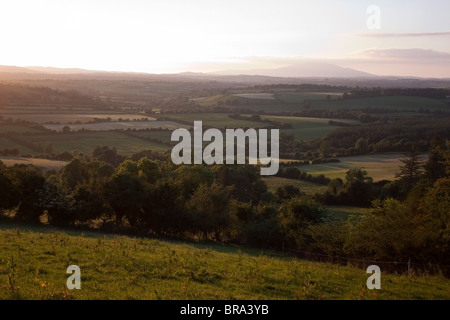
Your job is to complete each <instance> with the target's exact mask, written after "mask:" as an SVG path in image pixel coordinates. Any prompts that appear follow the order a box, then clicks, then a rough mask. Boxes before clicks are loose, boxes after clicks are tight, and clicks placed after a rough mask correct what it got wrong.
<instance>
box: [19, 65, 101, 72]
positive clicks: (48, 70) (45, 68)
mask: <svg viewBox="0 0 450 320" xmlns="http://www.w3.org/2000/svg"><path fill="white" fill-rule="evenodd" d="M26 68H27V69H28V70H32V71H34V72H39V73H50V74H82V73H102V71H93V70H86V69H80V68H53V67H34V66H33V67H26ZM103 72H104V71H103Z"/></svg>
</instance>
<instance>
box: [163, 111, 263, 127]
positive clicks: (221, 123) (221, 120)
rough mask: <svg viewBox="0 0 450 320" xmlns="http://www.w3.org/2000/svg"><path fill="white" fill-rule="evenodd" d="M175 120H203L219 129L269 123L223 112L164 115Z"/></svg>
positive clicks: (190, 121) (206, 124) (204, 123)
mask: <svg viewBox="0 0 450 320" xmlns="http://www.w3.org/2000/svg"><path fill="white" fill-rule="evenodd" d="M164 117H166V118H169V119H170V120H174V121H177V120H178V121H183V123H190V124H192V125H193V124H194V121H202V122H203V126H205V127H213V128H218V129H225V128H262V127H267V126H268V124H267V123H264V122H258V121H250V120H240V119H230V118H229V117H228V114H223V113H180V114H170V115H164Z"/></svg>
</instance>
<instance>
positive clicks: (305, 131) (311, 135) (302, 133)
mask: <svg viewBox="0 0 450 320" xmlns="http://www.w3.org/2000/svg"><path fill="white" fill-rule="evenodd" d="M261 118H262V119H268V120H273V121H277V122H280V123H287V124H290V125H292V129H282V130H281V132H284V133H286V134H292V135H294V137H295V138H296V139H300V140H313V139H317V138H322V137H324V136H326V135H327V134H328V133H329V132H331V131H333V130H334V129H337V128H339V127H338V126H334V125H329V124H328V122H329V121H330V120H332V119H323V118H306V117H281V116H262V117H261ZM339 121H340V122H345V123H350V124H359V123H360V122H359V121H357V120H341V119H339Z"/></svg>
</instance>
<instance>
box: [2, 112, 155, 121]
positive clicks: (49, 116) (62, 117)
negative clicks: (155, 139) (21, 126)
mask: <svg viewBox="0 0 450 320" xmlns="http://www.w3.org/2000/svg"><path fill="white" fill-rule="evenodd" d="M79 112H80V111H75V112H74V113H72V112H71V113H58V111H57V110H55V111H54V112H51V113H49V112H39V110H37V111H36V112H35V113H33V112H24V113H18V112H12V113H9V112H8V113H3V114H2V115H3V118H4V119H14V120H15V119H22V120H26V121H30V122H35V123H39V124H44V123H50V122H53V123H62V124H67V123H69V122H72V123H74V122H77V121H79V122H81V123H86V122H91V121H94V119H96V118H97V119H107V118H111V120H112V121H118V120H119V119H129V120H137V119H142V118H147V119H148V120H155V118H153V117H149V116H147V115H142V114H134V113H111V112H107V113H99V112H96V111H94V112H85V113H79Z"/></svg>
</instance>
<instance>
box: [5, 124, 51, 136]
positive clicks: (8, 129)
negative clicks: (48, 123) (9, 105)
mask: <svg viewBox="0 0 450 320" xmlns="http://www.w3.org/2000/svg"><path fill="white" fill-rule="evenodd" d="M42 132H45V131H44V130H38V129H34V128H30V127H27V126H22V125H16V124H14V125H11V124H0V134H2V133H42Z"/></svg>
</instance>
